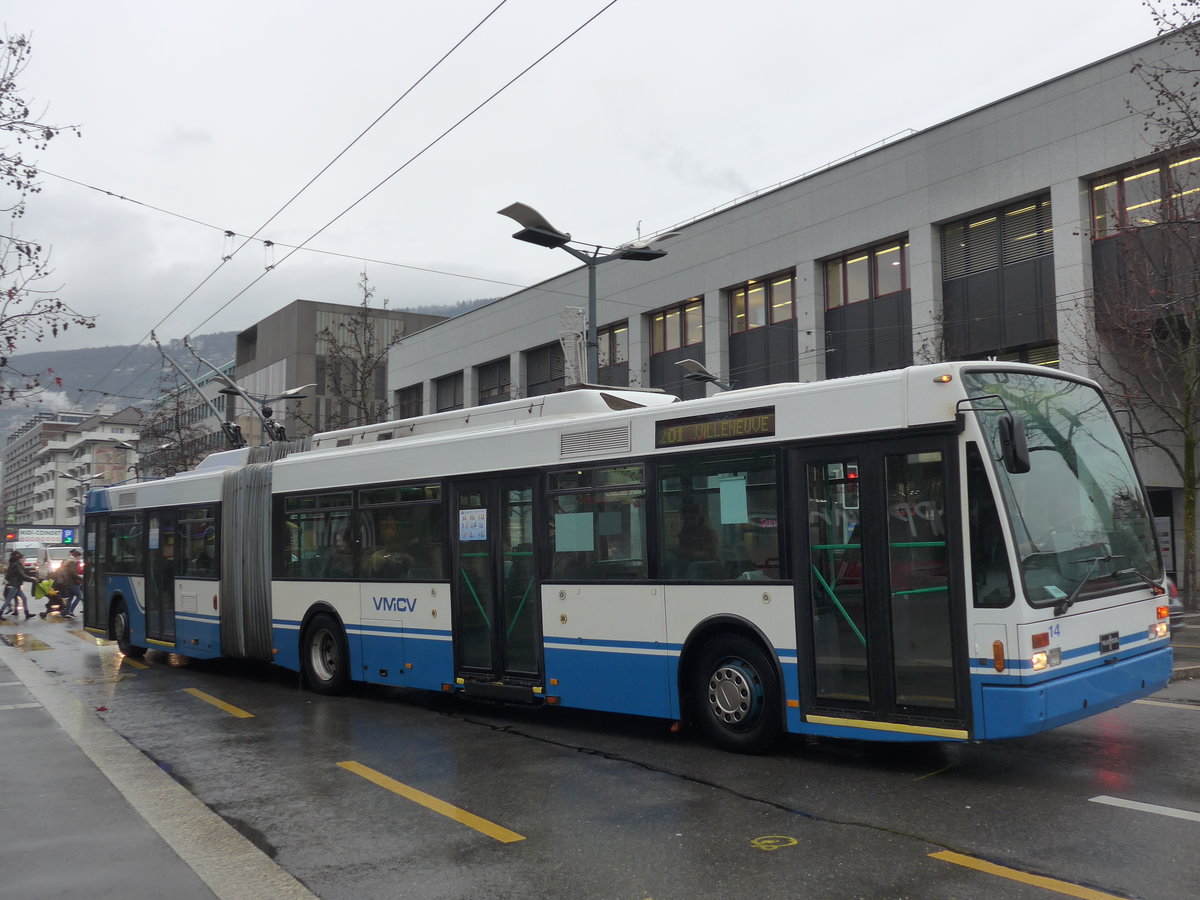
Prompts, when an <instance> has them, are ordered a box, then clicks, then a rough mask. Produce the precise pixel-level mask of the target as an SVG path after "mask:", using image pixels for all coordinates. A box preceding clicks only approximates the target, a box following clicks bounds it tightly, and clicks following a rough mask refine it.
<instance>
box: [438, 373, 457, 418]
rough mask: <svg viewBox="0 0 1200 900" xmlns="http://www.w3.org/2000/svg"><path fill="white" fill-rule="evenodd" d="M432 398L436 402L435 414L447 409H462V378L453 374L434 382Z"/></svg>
mask: <svg viewBox="0 0 1200 900" xmlns="http://www.w3.org/2000/svg"><path fill="white" fill-rule="evenodd" d="M434 397H435V398H436V400H437V412H445V411H446V410H448V409H462V408H463V376H462V372H455V373H454V374H453V375H447V376H446V377H445V378H439V379H438V380H437V381H435V382H434Z"/></svg>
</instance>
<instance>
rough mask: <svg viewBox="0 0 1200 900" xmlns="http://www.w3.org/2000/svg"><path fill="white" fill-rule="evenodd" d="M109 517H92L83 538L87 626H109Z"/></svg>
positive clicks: (102, 627) (88, 521) (84, 601)
mask: <svg viewBox="0 0 1200 900" xmlns="http://www.w3.org/2000/svg"><path fill="white" fill-rule="evenodd" d="M108 601H109V596H108V516H90V517H89V518H88V520H87V524H86V525H85V526H84V537H83V626H84V628H99V629H102V630H103V629H105V628H106V627H107V626H108Z"/></svg>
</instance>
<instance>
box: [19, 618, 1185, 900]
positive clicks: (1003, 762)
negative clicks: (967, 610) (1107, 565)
mask: <svg viewBox="0 0 1200 900" xmlns="http://www.w3.org/2000/svg"><path fill="white" fill-rule="evenodd" d="M0 631H2V632H3V634H4V636H6V637H9V638H10V639H13V640H12V641H11V642H12V643H13V644H15V646H16V647H17V648H20V652H22V654H23V656H24V658H25V659H27V660H29V661H31V662H33V663H34V664H35V665H36V666H37V667H38V668H40V669H41V670H42V671H43V672H45V673H47V674H48V675H50V676H51V677H52V678H53V679H54V680H55V682H56V683H57V687H58V688H59V689H61V690H63V691H66V692H69V693H70V694H71V695H73V696H75V697H77V698H79V699H80V700H81V701H82V702H83V703H84V704H85V706H87V707H90V708H91V709H92V710H93V711H94V712H95V714H96V715H98V716H99V717H101V718H102V719H103V720H104V721H105V722H106V723H107V724H108V725H109V726H111V727H112V728H113V729H115V730H116V731H117V732H118V733H120V734H121V735H123V736H124V737H125V738H126V739H128V740H129V741H131V742H132V743H133V744H134V745H135V746H136V747H137V748H138V749H140V750H141V751H142V752H143V753H145V754H146V755H148V756H149V757H150V758H151V759H153V760H154V761H155V762H156V763H157V764H158V765H159V766H160V767H161V768H162V769H163V770H165V771H167V772H168V773H169V774H170V775H171V776H172V777H173V778H175V779H176V780H177V781H178V782H180V783H181V784H183V785H184V786H185V787H187V788H188V789H189V790H190V791H191V792H192V793H193V794H195V795H196V796H197V797H198V798H200V799H201V800H202V801H203V802H204V803H205V804H206V805H207V806H209V807H210V808H211V809H213V810H214V811H216V812H217V813H218V814H219V815H220V816H221V817H222V818H224V819H225V820H226V821H227V822H230V823H231V824H233V825H234V826H235V827H236V828H237V829H238V830H239V831H241V832H242V833H243V834H244V835H246V836H247V837H248V838H250V839H251V840H252V841H253V842H254V843H255V844H256V845H258V846H259V847H260V848H261V849H262V850H264V851H265V852H266V853H267V854H269V855H270V856H271V857H272V858H273V859H274V860H275V861H276V862H278V863H279V864H280V865H281V866H282V867H283V868H284V869H285V870H286V871H287V872H289V873H291V874H292V875H293V876H295V877H296V878H297V879H299V880H300V881H301V882H302V883H303V884H304V885H305V886H307V887H308V888H309V889H310V890H311V891H312V892H313V893H315V894H316V895H318V896H320V897H323V898H374V897H381V898H382V897H418V898H442V897H445V898H510V897H511V898H518V897H519V898H561V897H572V898H591V897H597V898H610V897H611V898H638V900H640V898H656V900H665V898H685V897H686V898H697V897H702V898H703V897H714V898H717V897H730V898H746V897H770V898H773V897H820V898H843V897H844V898H853V897H863V898H875V897H913V898H952V897H953V898H1034V897H1053V896H1055V895H1056V892H1057V895H1059V896H1092V897H1104V896H1117V897H1144V898H1164V900H1167V898H1170V900H1175V898H1180V897H1190V896H1195V894H1196V890H1197V888H1196V885H1197V884H1198V883H1200V854H1198V853H1197V852H1196V848H1197V847H1200V774H1198V771H1197V770H1198V768H1200V751H1198V749H1197V748H1198V747H1200V680H1197V681H1182V682H1178V683H1176V684H1173V685H1172V686H1171V687H1170V688H1169V689H1168V690H1167V691H1165V692H1163V693H1162V694H1160V695H1157V696H1156V697H1155V698H1153V700H1152V701H1151V702H1145V701H1143V702H1139V703H1135V704H1131V705H1129V706H1127V707H1125V708H1123V709H1119V710H1115V711H1112V712H1109V713H1105V714H1103V715H1101V716H1098V717H1095V718H1093V719H1090V720H1088V721H1085V722H1081V723H1077V724H1075V725H1072V726H1068V727H1066V728H1062V729H1059V730H1057V731H1054V732H1051V733H1048V734H1044V735H1040V736H1036V737H1032V738H1025V739H1020V740H1015V741H1007V742H1001V743H995V744H984V745H941V744H925V745H885V744H868V743H855V742H849V743H848V742H833V741H814V740H804V739H791V740H790V741H789V742H788V743H787V744H786V745H785V746H784V747H783V748H781V750H780V751H779V752H777V753H775V754H773V755H770V756H765V757H743V756H734V755H729V754H725V753H721V752H719V751H716V750H713V749H710V748H709V747H707V746H705V745H703V744H702V743H700V742H699V740H698V739H696V738H694V737H693V736H691V735H688V734H677V733H673V732H672V731H671V730H670V727H669V725H670V723H666V722H662V721H658V720H646V719H637V718H631V717H621V716H608V715H597V714H591V713H580V712H576V711H571V710H530V709H513V708H492V707H487V706H476V705H469V704H465V703H462V702H458V701H455V700H454V699H453V698H449V697H443V696H441V695H429V694H423V693H415V692H407V691H400V690H393V689H374V688H372V689H363V690H360V691H358V692H356V693H355V694H353V695H351V696H348V697H343V698H324V697H318V696H315V695H313V694H309V693H305V692H302V691H300V690H298V689H297V685H296V678H295V676H294V675H291V674H290V673H286V672H281V671H276V670H274V669H272V668H271V667H264V666H248V665H241V664H231V663H224V662H222V663H198V662H195V661H186V660H182V659H180V658H177V657H173V656H169V655H166V654H160V653H156V652H153V651H152V652H151V653H150V654H148V655H147V657H146V659H145V660H144V661H143V662H144V664H145V666H144V667H138V666H134V665H132V664H131V661H129V660H123V659H122V658H121V657H120V655H119V654H118V653H117V652H116V648H115V647H112V646H101V645H98V644H97V643H96V642H95V640H94V639H92V638H90V636H88V635H86V634H85V633H83V632H81V631H74V632H73V631H70V630H68V628H67V627H65V626H64V625H62V624H60V623H52V622H42V621H40V620H33V624H32V625H22V626H20V627H18V626H9V627H3V628H2V629H0ZM1189 631H1191V632H1193V634H1192V635H1191V636H1193V637H1197V638H1200V627H1197V628H1192V629H1189ZM18 635H24V636H25V637H24V638H20V639H17V636H18ZM1187 635H1188V631H1185V632H1184V633H1183V635H1181V636H1180V638H1179V639H1178V640H1180V642H1181V643H1182V642H1183V641H1184V636H1187ZM1197 643H1200V641H1198V642H1197ZM221 704H224V706H222V705H221ZM1100 798H1111V799H1107V800H1101V799H1100ZM439 804H440V805H439ZM1114 804H1117V805H1114ZM1137 804H1144V806H1138V805H1137ZM1181 815H1182V816H1188V815H1190V818H1186V817H1184V818H1181V817H1180V816H1181ZM934 854H937V855H936V856H935V855H934ZM989 864H990V865H992V866H998V867H999V868H992V869H990V870H981V869H980V868H979V866H981V865H982V866H983V867H984V869H987V866H988V865H989ZM1038 879H1049V880H1038ZM144 887H145V888H146V889H147V890H149V889H150V887H151V886H144ZM1081 887H1082V888H1084V889H1087V890H1090V891H1092V892H1093V893H1091V894H1088V893H1086V892H1085V893H1080V888H1081ZM159 888H160V889H161V886H159ZM1072 892H1073V893H1072ZM0 893H2V891H0ZM152 894H153V892H152V891H151V892H150V893H145V892H139V886H136V885H131V891H130V896H134V897H137V896H151V895H152Z"/></svg>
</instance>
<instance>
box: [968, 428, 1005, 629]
mask: <svg viewBox="0 0 1200 900" xmlns="http://www.w3.org/2000/svg"><path fill="white" fill-rule="evenodd" d="M967 507H968V509H967V520H968V525H969V528H970V532H971V537H970V540H971V583H972V587H973V589H974V594H975V605H976V606H979V607H998V606H1008V605H1009V604H1010V603H1012V601H1013V583H1012V573H1011V572H1009V570H1008V555H1007V553H1005V547H1006V546H1007V545H1006V544H1005V542H1004V533H1003V532H1002V531H1001V529H1000V512H999V510H998V509H997V508H996V498H995V496H994V495H993V494H992V487H991V485H990V484H988V479H987V471H986V470H985V469H984V467H983V459H982V457H980V455H979V448H978V447H977V446H976V445H975V443H974V442H969V443H968V444H967Z"/></svg>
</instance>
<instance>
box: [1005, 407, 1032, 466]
mask: <svg viewBox="0 0 1200 900" xmlns="http://www.w3.org/2000/svg"><path fill="white" fill-rule="evenodd" d="M999 425H1000V458H1001V459H1002V460H1003V461H1004V468H1005V469H1007V470H1008V471H1009V472H1011V473H1012V474H1014V475H1020V474H1022V473H1024V472H1028V471H1029V442H1028V441H1026V440H1025V423H1024V422H1022V421H1021V420H1020V419H1015V418H1013V415H1012V413H1005V414H1004V415H1002V416H1001V417H1000V423H999Z"/></svg>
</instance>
